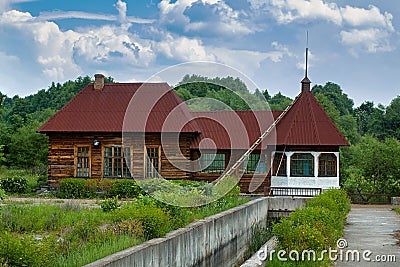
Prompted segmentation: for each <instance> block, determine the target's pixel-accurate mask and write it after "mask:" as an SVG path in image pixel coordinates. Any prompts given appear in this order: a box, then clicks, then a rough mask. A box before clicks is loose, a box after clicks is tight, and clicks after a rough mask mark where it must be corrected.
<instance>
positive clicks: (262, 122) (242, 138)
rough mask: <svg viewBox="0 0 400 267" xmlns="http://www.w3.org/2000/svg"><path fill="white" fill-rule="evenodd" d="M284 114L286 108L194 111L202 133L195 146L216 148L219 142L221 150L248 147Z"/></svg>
mask: <svg viewBox="0 0 400 267" xmlns="http://www.w3.org/2000/svg"><path fill="white" fill-rule="evenodd" d="M280 113H282V111H273V112H270V111H253V110H241V111H202V112H192V116H193V117H194V118H195V122H196V123H197V125H198V126H199V128H200V132H201V134H200V135H199V136H197V137H196V139H195V140H194V142H192V144H191V148H200V147H201V148H203V149H212V148H213V146H214V145H215V147H218V148H219V149H248V148H249V147H250V146H251V145H252V144H253V143H254V141H256V140H257V138H258V137H260V136H261V134H262V133H263V132H264V131H266V130H267V129H268V127H269V126H270V125H271V124H272V122H273V121H274V120H275V119H276V118H277V117H278V116H279V114H280ZM273 136H274V134H273ZM207 139H208V140H207ZM202 140H205V141H202ZM210 140H212V142H211V141H210ZM201 142H203V143H201ZM212 143H214V145H213V144H212ZM261 146H263V144H261Z"/></svg>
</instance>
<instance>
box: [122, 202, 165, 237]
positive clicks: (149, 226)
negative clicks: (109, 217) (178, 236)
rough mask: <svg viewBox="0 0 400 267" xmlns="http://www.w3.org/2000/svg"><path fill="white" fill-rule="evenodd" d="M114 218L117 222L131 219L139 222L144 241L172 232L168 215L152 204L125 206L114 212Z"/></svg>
mask: <svg viewBox="0 0 400 267" xmlns="http://www.w3.org/2000/svg"><path fill="white" fill-rule="evenodd" d="M115 216H116V219H117V220H118V221H123V220H127V219H131V220H137V221H139V222H141V223H142V225H143V230H144V237H145V238H146V239H152V238H156V237H162V236H164V235H165V234H167V233H168V232H169V231H171V230H172V227H171V223H170V221H171V216H170V215H169V213H168V212H166V211H164V210H162V209H161V208H159V207H156V206H155V205H154V204H148V205H141V204H140V203H133V204H126V205H125V206H124V207H122V208H121V209H118V210H116V211H115Z"/></svg>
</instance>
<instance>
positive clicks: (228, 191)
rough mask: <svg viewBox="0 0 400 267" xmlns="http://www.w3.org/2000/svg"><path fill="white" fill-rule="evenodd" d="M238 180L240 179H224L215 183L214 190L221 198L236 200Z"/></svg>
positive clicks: (230, 177)
mask: <svg viewBox="0 0 400 267" xmlns="http://www.w3.org/2000/svg"><path fill="white" fill-rule="evenodd" d="M239 179H240V178H237V177H234V176H228V177H225V178H224V179H223V180H220V181H219V182H218V183H217V185H216V186H215V187H214V189H215V191H216V193H217V194H218V195H219V196H221V197H227V198H230V197H232V198H237V197H238V196H239V194H240V187H239V186H238V182H239Z"/></svg>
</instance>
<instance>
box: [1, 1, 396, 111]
mask: <svg viewBox="0 0 400 267" xmlns="http://www.w3.org/2000/svg"><path fill="white" fill-rule="evenodd" d="M399 19H400V5H399V3H398V1H396V0H386V1H382V0H374V1H365V0H350V1H344V0H343V1H342V0H340V1H328V0H231V1H228V0H175V1H171V0H169V1H164V0H163V1H156V0H139V1H138V0H136V1H129V0H125V1H122V0H57V1H54V0H1V1H0V38H1V40H2V41H1V42H0V70H1V71H0V78H1V80H2V83H1V85H0V91H1V92H2V93H5V94H7V95H8V96H13V95H15V94H18V95H20V96H24V95H27V94H31V93H34V92H36V91H37V90H39V89H42V88H47V87H48V86H49V85H50V83H51V82H52V81H55V82H61V83H62V82H64V81H66V80H69V79H75V78H76V77H78V76H85V75H89V76H93V75H94V74H95V73H103V74H105V75H107V76H112V77H114V78H115V79H116V80H117V81H120V82H127V81H146V80H147V79H148V78H150V77H151V76H152V75H154V74H156V73H157V72H159V71H162V70H163V69H165V68H167V67H170V66H173V65H175V64H180V63H185V62H192V61H211V62H217V63H220V64H226V65H228V66H230V67H232V68H234V69H236V70H238V71H240V72H242V73H243V74H244V75H246V76H247V77H249V78H250V79H251V80H253V81H254V82H255V84H256V85H257V87H259V88H260V89H261V90H264V89H268V91H269V92H270V94H275V93H277V92H278V91H281V92H282V93H283V94H285V95H288V96H290V97H294V96H296V95H297V94H298V92H299V90H300V81H301V79H302V78H303V76H304V50H305V46H306V31H307V30H308V32H309V48H310V56H309V58H310V61H309V65H310V68H309V77H310V79H311V81H312V82H313V84H325V83H326V82H327V81H332V82H334V83H337V84H339V85H340V86H341V87H342V89H343V90H344V91H345V93H347V94H348V95H349V96H350V97H351V98H352V99H354V101H355V104H356V106H358V105H359V104H361V103H362V102H363V101H365V100H372V101H374V103H376V104H378V103H382V104H384V105H388V104H389V103H390V100H392V99H393V98H394V97H396V96H397V95H399V94H400V90H399V89H400V62H399V59H400V51H399V49H398V47H399V43H400V38H399V29H400V25H399V23H400V22H399ZM188 71H190V70H188ZM193 71H194V70H193ZM184 74H186V73H179V74H176V77H169V78H165V76H164V77H163V78H164V79H167V82H169V83H170V84H172V85H173V84H174V83H176V82H177V81H179V80H180V78H181V76H183V75H184ZM214 74H215V75H218V72H215V73H214ZM210 76H212V74H210Z"/></svg>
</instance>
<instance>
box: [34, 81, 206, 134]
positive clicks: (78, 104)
mask: <svg viewBox="0 0 400 267" xmlns="http://www.w3.org/2000/svg"><path fill="white" fill-rule="evenodd" d="M171 114H172V115H173V117H174V119H173V120H172V119H169V120H168V122H169V123H168V124H167V125H166V124H165V123H164V122H165V121H166V120H167V119H168V116H169V115H171ZM170 117H171V116H170ZM190 119H191V115H190V110H189V108H188V107H187V106H186V104H185V103H183V102H182V100H181V99H180V98H179V97H178V96H177V95H176V93H175V92H174V91H173V90H172V89H171V87H169V86H168V84H166V83H109V84H105V86H104V88H103V89H102V90H101V91H98V90H94V88H93V84H90V85H88V86H86V87H85V88H84V89H83V90H82V91H81V92H80V93H79V94H78V95H76V96H75V97H74V98H73V99H72V100H71V101H70V102H68V104H66V105H65V106H64V107H63V108H62V109H61V110H60V111H59V112H57V113H56V114H55V115H54V116H53V117H52V118H50V120H49V121H47V122H46V123H45V124H44V125H43V126H42V127H40V128H39V129H38V132H41V133H49V132H122V130H124V131H133V132H143V131H146V132H161V131H164V132H197V131H199V129H198V127H197V126H196V124H195V123H194V122H190Z"/></svg>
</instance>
